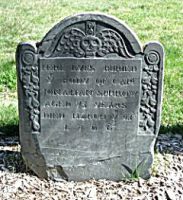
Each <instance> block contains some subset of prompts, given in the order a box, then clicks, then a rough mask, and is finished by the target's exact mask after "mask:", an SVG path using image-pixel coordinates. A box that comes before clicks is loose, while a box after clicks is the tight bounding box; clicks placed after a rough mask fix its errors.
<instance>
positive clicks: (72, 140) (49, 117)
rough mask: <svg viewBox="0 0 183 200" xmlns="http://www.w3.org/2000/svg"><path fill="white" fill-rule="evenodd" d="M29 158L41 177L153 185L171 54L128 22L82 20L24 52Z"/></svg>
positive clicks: (22, 101) (21, 77) (68, 22)
mask: <svg viewBox="0 0 183 200" xmlns="http://www.w3.org/2000/svg"><path fill="white" fill-rule="evenodd" d="M16 56H17V74H18V97H19V117H20V122H19V126H20V140H21V146H22V154H23V157H24V159H25V161H26V164H27V166H28V167H30V168H31V169H32V170H33V171H34V172H35V173H36V174H37V175H38V176H39V177H42V178H51V179H54V180H62V179H66V180H87V179H91V178H95V179H103V178H105V179H110V180H121V179H123V178H128V177H130V176H131V174H132V172H133V171H135V169H136V171H137V172H138V173H139V176H141V177H143V178H148V177H149V176H150V167H151V165H152V162H153V152H154V143H155V140H156V137H157V134H158V131H159V126H160V114H161V102H162V83H163V62H164V52H163V48H162V46H161V45H160V44H159V43H157V42H150V43H148V44H146V45H145V47H144V48H142V47H141V45H140V43H139V40H138V39H137V37H136V35H135V34H134V33H133V32H132V31H131V30H130V29H129V28H128V27H127V25H125V24H124V23H122V22H119V21H118V20H117V19H115V18H113V17H111V16H106V15H102V14H79V15H76V16H73V17H69V18H66V19H64V20H63V21H61V22H60V23H58V24H57V25H56V26H55V27H53V28H52V29H51V30H50V31H49V32H48V33H47V34H46V36H45V37H44V38H43V40H42V41H41V42H39V43H35V44H32V43H21V44H19V45H18V47H17V54H16Z"/></svg>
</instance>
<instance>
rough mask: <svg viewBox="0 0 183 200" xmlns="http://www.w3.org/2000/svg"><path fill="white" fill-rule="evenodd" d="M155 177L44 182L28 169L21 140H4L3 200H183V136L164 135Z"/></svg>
mask: <svg viewBox="0 0 183 200" xmlns="http://www.w3.org/2000/svg"><path fill="white" fill-rule="evenodd" d="M155 150H156V153H155V160H154V164H153V167H152V177H151V178H150V179H149V180H143V179H141V178H139V177H137V178H132V179H131V180H128V181H127V180H126V181H125V180H123V181H119V182H114V181H108V180H94V179H93V180H89V181H84V182H74V181H70V182H67V181H63V182H54V181H51V180H41V179H39V178H38V177H37V176H35V175H34V174H33V172H31V171H30V170H28V169H26V167H25V165H24V162H23V160H22V157H21V154H20V145H19V142H18V137H17V136H16V137H3V138H2V139H0V199H2V200H11V199H13V200H19V199H22V200H26V199H29V200H45V199H46V200H66V199H67V200H81V199H83V200H118V199H124V200H137V199H138V200H152V199H153V200H182V197H183V166H182V163H183V137H182V135H172V134H162V135H160V136H159V138H158V142H157V144H156V148H155Z"/></svg>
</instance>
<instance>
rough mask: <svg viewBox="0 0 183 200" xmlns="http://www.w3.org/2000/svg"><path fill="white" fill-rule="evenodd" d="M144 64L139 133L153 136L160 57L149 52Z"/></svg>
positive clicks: (154, 52) (153, 52)
mask: <svg viewBox="0 0 183 200" xmlns="http://www.w3.org/2000/svg"><path fill="white" fill-rule="evenodd" d="M145 62H146V64H145V65H144V67H143V70H142V91H141V102H140V104H141V105H140V122H139V129H140V130H139V133H140V134H155V126H156V112H157V109H158V108H157V106H158V104H157V101H158V100H157V99H158V77H159V68H160V65H159V63H160V56H159V54H158V53H157V52H156V51H154V50H153V51H149V52H148V53H147V54H145Z"/></svg>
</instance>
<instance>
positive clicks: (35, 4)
mask: <svg viewBox="0 0 183 200" xmlns="http://www.w3.org/2000/svg"><path fill="white" fill-rule="evenodd" d="M85 11H98V12H104V13H106V14H110V15H114V16H116V17H117V18H119V19H121V20H123V21H125V22H126V23H127V24H128V25H129V26H130V27H131V28H132V29H133V30H134V31H135V32H136V34H137V35H138V37H139V39H140V41H141V42H142V44H144V43H146V42H148V41H151V40H158V41H160V42H161V43H162V44H163V45H164V47H165V52H166V63H165V81H164V100H163V112H162V129H161V130H162V131H165V132H166V131H169V130H170V131H175V130H176V131H177V132H180V133H183V127H182V126H183V24H182V22H183V1H182V0H151V1H147V0H131V1H122V0H108V1H106V0H100V1H98V0H88V1H84V0H60V1H59V0H39V1H38V0H37V1H36V0H34V1H33V0H32V1H31V0H21V1H20V0H19V1H18V0H9V1H4V0H0V92H1V93H3V91H4V90H6V89H7V88H8V89H9V91H10V92H14V91H15V90H16V70H15V55H14V54H15V50H16V46H17V44H18V43H19V42H22V41H32V40H33V41H39V40H41V39H42V38H43V36H44V35H45V34H46V33H47V31H48V30H49V29H51V28H52V27H53V25H55V24H56V23H58V22H59V21H60V20H61V19H63V18H64V17H66V16H68V15H72V14H76V13H80V12H85ZM7 110H8V108H7V107H3V108H1V110H0V116H3V115H4V113H5V111H7ZM10 110H11V109H10ZM8 113H10V112H8ZM11 114H12V115H13V118H14V119H15V118H17V115H16V114H14V113H11ZM11 114H10V115H11ZM8 118H9V115H8V114H7V113H6V114H5V116H4V118H3V119H4V120H5V121H9V119H8ZM15 121H17V119H16V120H15ZM0 122H1V123H2V124H3V123H4V122H3V121H2V119H1V121H0ZM8 123H14V122H12V121H11V120H10V121H9V122H8Z"/></svg>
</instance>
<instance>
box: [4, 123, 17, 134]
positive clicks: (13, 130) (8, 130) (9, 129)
mask: <svg viewBox="0 0 183 200" xmlns="http://www.w3.org/2000/svg"><path fill="white" fill-rule="evenodd" d="M18 135H19V128H18V125H16V124H13V125H12V124H6V125H4V126H0V136H7V137H8V136H18Z"/></svg>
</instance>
